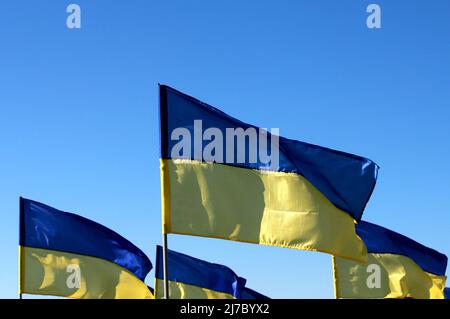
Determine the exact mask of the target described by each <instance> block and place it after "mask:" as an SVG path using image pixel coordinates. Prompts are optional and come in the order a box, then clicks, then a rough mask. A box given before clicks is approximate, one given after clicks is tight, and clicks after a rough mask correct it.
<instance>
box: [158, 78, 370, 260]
mask: <svg viewBox="0 0 450 319" xmlns="http://www.w3.org/2000/svg"><path fill="white" fill-rule="evenodd" d="M160 116H161V182H162V203H163V231H164V232H165V233H174V234H184V235H194V236H202V237H214V238H221V239H227V240H234V241H241V242H248V243H256V244H264V245H273V246H280V247H288V248H296V249H304V250H312V251H321V252H327V253H331V254H334V255H337V256H341V257H345V258H349V259H354V260H359V261H365V260H366V258H367V256H366V250H365V246H364V244H363V243H362V241H361V240H360V238H359V237H358V236H356V233H355V229H354V221H355V220H356V221H357V220H359V219H360V218H361V215H362V213H363V210H364V208H365V206H366V204H367V201H368V200H369V198H370V195H371V193H372V191H373V188H374V186H375V182H376V178H377V172H378V166H377V165H376V164H375V163H374V162H372V161H371V160H369V159H366V158H363V157H360V156H356V155H352V154H347V153H343V152H340V151H335V150H331V149H328V148H324V147H320V146H316V145H311V144H307V143H303V142H299V141H294V140H289V139H286V138H283V137H280V136H278V135H276V134H271V133H269V132H268V131H267V130H265V129H262V128H258V127H256V126H252V125H249V124H246V123H244V122H242V121H239V120H237V119H235V118H232V117H230V116H229V115H227V114H225V113H223V112H221V111H220V110H218V109H216V108H214V107H212V106H209V105H207V104H205V103H203V102H201V101H199V100H197V99H195V98H192V97H190V96H187V95H185V94H183V93H181V92H178V91H176V90H174V89H172V88H170V87H168V86H164V85H161V86H160ZM274 163H275V164H276V165H273V164H274Z"/></svg>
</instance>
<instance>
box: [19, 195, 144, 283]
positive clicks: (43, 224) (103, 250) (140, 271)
mask: <svg viewBox="0 0 450 319" xmlns="http://www.w3.org/2000/svg"><path fill="white" fill-rule="evenodd" d="M20 206H21V217H20V224H21V225H20V245H22V246H27V247H34V248H42V249H50V250H58V251H63V252H69V253H74V254H82V255H87V256H92V257H98V258H102V259H105V260H108V261H111V262H113V263H115V264H117V265H120V266H122V267H124V268H126V269H128V270H129V271H130V272H132V273H134V274H135V275H136V276H137V277H138V278H139V279H141V280H142V281H143V280H144V279H145V276H146V275H147V274H148V272H149V271H150V270H151V269H152V264H151V262H150V260H149V259H148V257H147V256H146V255H145V254H144V253H143V252H142V251H141V250H140V249H139V248H137V247H136V246H135V245H133V244H132V243H131V242H129V241H128V240H127V239H125V238H123V237H122V236H120V235H119V234H117V233H116V232H114V231H112V230H110V229H109V228H106V227H105V226H102V225H100V224H98V223H96V222H93V221H91V220H89V219H86V218H84V217H81V216H78V215H75V214H72V213H67V212H63V211H60V210H57V209H55V208H52V207H50V206H47V205H44V204H42V203H39V202H35V201H32V200H28V199H24V198H21V205H20Z"/></svg>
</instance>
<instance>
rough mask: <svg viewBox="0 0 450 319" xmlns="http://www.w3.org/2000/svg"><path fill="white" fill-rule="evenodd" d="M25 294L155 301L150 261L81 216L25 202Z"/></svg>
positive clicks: (22, 204) (22, 216) (22, 273)
mask: <svg viewBox="0 0 450 319" xmlns="http://www.w3.org/2000/svg"><path fill="white" fill-rule="evenodd" d="M20 207H21V209H20V211H21V212H20V246H19V249H20V253H19V254H20V265H21V267H20V288H19V290H20V293H28V294H38V295H54V296H63V297H70V298H88V299H90V298H108V299H113V298H133V299H135V298H136V299H140V298H152V297H153V296H152V294H151V292H150V290H149V289H148V287H147V286H146V285H145V283H144V279H145V276H146V275H147V274H148V272H149V271H150V270H151V268H152V264H151V262H150V260H149V259H148V257H147V256H146V255H145V254H144V253H143V252H142V251H141V250H140V249H139V248H137V247H136V246H134V245H133V244H132V243H131V242H129V241H128V240H126V239H125V238H123V237H122V236H120V235H119V234H117V233H115V232H114V231H112V230H110V229H108V228H106V227H104V226H102V225H100V224H98V223H96V222H93V221H91V220H89V219H86V218H83V217H81V216H78V215H75V214H71V213H66V212H62V211H59V210H57V209H54V208H52V207H49V206H47V205H44V204H41V203H38V202H35V201H32V200H28V199H23V198H21V199H20Z"/></svg>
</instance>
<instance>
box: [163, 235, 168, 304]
mask: <svg viewBox="0 0 450 319" xmlns="http://www.w3.org/2000/svg"><path fill="white" fill-rule="evenodd" d="M163 272H164V299H169V278H168V275H167V233H166V232H164V233H163Z"/></svg>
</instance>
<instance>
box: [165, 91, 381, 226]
mask: <svg viewBox="0 0 450 319" xmlns="http://www.w3.org/2000/svg"><path fill="white" fill-rule="evenodd" d="M160 114H161V157H162V158H166V159H170V158H172V157H171V150H172V147H173V146H174V145H175V144H176V143H178V141H176V140H175V141H174V140H171V138H170V137H171V133H172V132H173V130H174V129H176V128H186V129H188V130H189V131H190V133H191V136H192V137H193V136H194V120H202V122H203V123H202V124H203V131H204V130H206V129H207V128H211V127H214V128H218V129H220V130H221V132H222V134H223V137H224V139H225V136H226V134H225V131H226V128H238V127H239V128H242V129H244V130H246V129H248V128H255V129H257V130H258V128H257V127H255V126H252V125H249V124H247V123H244V122H241V121H239V120H237V119H235V118H233V117H231V116H229V115H227V114H225V113H223V112H222V111H220V110H218V109H216V108H214V107H212V106H210V105H207V104H205V103H203V102H201V101H199V100H197V99H195V98H193V97H190V96H188V95H185V94H183V93H181V92H178V91H176V90H174V89H172V88H170V87H168V86H164V85H162V86H160ZM300 124H301V120H299V125H300ZM363 134H364V133H363V132H362V135H363ZM269 136H270V134H269ZM202 143H203V144H202V145H203V147H205V145H207V144H208V143H209V141H203V142H202ZM193 144H194V143H191V148H192V150H191V152H190V153H191V154H190V155H191V156H190V159H193V160H198V161H203V158H196V157H195V154H194V150H193V148H194V145H193ZM225 144H226V141H225V142H224V145H225ZM258 145H259V144H258ZM268 145H270V139H269V143H268ZM245 147H246V154H249V152H248V150H249V143H248V141H246V146H245ZM235 150H236V143H235ZM279 151H280V152H279V154H280V159H279V168H278V169H277V170H278V171H281V172H289V173H296V174H300V175H302V176H304V177H305V178H306V179H307V180H309V181H310V182H311V183H312V184H313V185H314V186H315V187H316V188H317V189H318V190H319V191H321V192H322V194H323V195H325V196H326V197H327V198H328V200H329V201H330V202H332V203H333V204H334V205H335V206H336V207H338V208H340V209H341V210H343V211H345V212H347V213H349V214H350V215H351V216H352V217H353V218H354V219H356V220H360V219H361V216H362V213H363V211H364V208H365V206H366V204H367V201H368V200H369V198H370V196H371V194H372V191H373V188H374V187H375V182H376V179H377V174H378V165H376V164H375V163H374V162H372V161H371V160H369V159H366V158H363V157H360V156H356V155H352V154H348V153H344V152H340V151H335V150H331V149H328V148H325V147H321V146H317V145H312V144H307V143H304V142H299V141H295V140H290V139H287V138H283V137H280V140H279ZM223 153H224V158H226V148H225V147H224V150H223ZM235 154H236V152H235ZM185 156H186V157H187V155H185ZM185 156H183V158H184V157H185ZM227 164H228V165H233V166H239V167H244V168H250V169H261V170H262V169H272V168H271V167H269V166H270V165H269V164H266V163H263V162H261V161H260V160H259V159H258V161H257V163H251V162H249V160H248V156H247V158H246V162H245V163H236V164H234V163H233V164H229V163H227Z"/></svg>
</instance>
